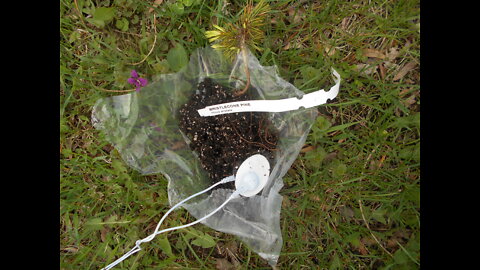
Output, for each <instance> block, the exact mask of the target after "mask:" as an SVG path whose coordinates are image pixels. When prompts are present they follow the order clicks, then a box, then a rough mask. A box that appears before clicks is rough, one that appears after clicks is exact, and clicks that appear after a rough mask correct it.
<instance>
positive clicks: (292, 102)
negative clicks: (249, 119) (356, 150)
mask: <svg viewBox="0 0 480 270" xmlns="http://www.w3.org/2000/svg"><path fill="white" fill-rule="evenodd" d="M332 74H333V75H334V76H335V85H334V86H332V87H331V88H330V90H329V91H328V92H325V90H323V89H322V90H318V91H315V92H312V93H309V94H305V95H303V97H302V98H301V99H298V98H295V97H293V98H286V99H278V100H244V101H236V102H229V103H222V104H217V105H211V106H207V107H205V108H203V109H200V110H198V113H199V114H200V115H201V116H213V115H221V114H227V113H237V112H286V111H292V110H298V109H299V108H300V107H304V108H311V107H315V106H318V105H322V104H325V103H327V100H332V99H334V98H335V97H336V96H337V95H338V91H339V89H340V74H338V72H337V71H336V70H334V69H332Z"/></svg>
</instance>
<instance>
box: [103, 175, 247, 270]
mask: <svg viewBox="0 0 480 270" xmlns="http://www.w3.org/2000/svg"><path fill="white" fill-rule="evenodd" d="M232 181H235V177H234V176H233V175H231V176H228V177H225V178H223V179H222V180H220V181H219V182H217V183H215V184H214V185H212V186H210V187H208V188H207V189H204V190H202V191H200V192H197V193H195V194H193V195H191V196H190V197H188V198H186V199H184V200H182V201H181V202H179V203H177V204H176V205H175V206H173V207H172V208H171V209H170V210H168V211H167V212H166V213H165V215H163V217H162V219H160V221H159V222H158V224H157V227H156V228H155V231H154V232H153V233H152V234H151V235H149V236H147V237H145V238H143V239H142V240H137V241H136V242H135V247H133V248H132V249H131V250H130V251H128V252H127V253H125V254H124V255H123V256H122V257H120V258H118V259H117V260H116V261H114V262H112V263H111V264H109V265H107V266H106V267H105V268H102V270H109V269H112V268H113V267H114V266H115V265H117V264H119V263H120V262H122V261H123V260H125V259H126V258H128V257H130V255H132V254H135V253H137V252H138V251H140V250H141V248H140V244H141V243H144V242H150V241H151V240H152V239H153V238H155V236H157V235H158V234H161V233H164V232H169V231H173V230H178V229H183V228H186V227H189V226H192V225H195V224H197V223H199V222H202V221H204V220H205V219H207V218H209V217H211V216H212V215H213V214H215V213H216V212H218V211H219V210H220V209H222V207H224V206H225V205H226V204H227V203H228V202H229V201H230V200H232V199H234V198H236V197H238V196H240V195H239V193H240V192H239V191H238V190H237V191H235V192H234V193H233V194H232V195H231V196H230V197H229V198H228V199H227V200H226V201H225V202H224V203H223V204H222V205H220V206H219V207H218V208H217V209H215V210H214V211H213V212H211V213H210V214H208V215H206V216H204V217H202V218H201V219H198V220H196V221H194V222H191V223H189V224H186V225H182V226H178V227H173V228H168V229H164V230H161V231H158V229H159V228H160V225H161V224H162V223H163V221H164V220H165V218H166V217H167V216H168V215H169V214H170V213H171V212H172V211H173V210H174V209H175V208H177V207H179V206H180V205H182V204H183V203H184V202H186V201H188V200H190V199H192V198H194V197H196V196H198V195H200V194H203V193H205V192H207V191H209V190H211V189H212V188H214V187H216V186H218V185H221V184H224V183H228V182H232Z"/></svg>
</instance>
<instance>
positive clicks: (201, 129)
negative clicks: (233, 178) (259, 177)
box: [179, 78, 278, 189]
mask: <svg viewBox="0 0 480 270" xmlns="http://www.w3.org/2000/svg"><path fill="white" fill-rule="evenodd" d="M197 89H198V90H199V91H198V93H197V94H194V95H192V96H191V98H190V100H189V101H188V102H187V103H186V104H185V105H183V106H182V107H181V108H180V111H179V113H180V129H181V131H182V132H183V133H184V134H185V135H186V136H187V137H188V138H189V139H190V141H191V142H190V145H189V146H190V149H191V150H192V151H194V152H195V153H197V155H198V158H199V159H200V163H201V164H202V167H203V168H204V169H205V171H206V172H207V173H208V176H209V177H210V179H211V180H212V184H213V183H216V182H218V181H220V180H221V179H222V178H224V177H227V176H230V175H233V174H235V173H236V170H237V169H238V167H239V166H240V164H241V163H242V162H243V161H244V160H245V159H246V158H248V157H250V156H251V155H254V154H262V155H264V156H265V157H266V158H267V159H268V160H269V161H272V160H273V157H274V155H273V151H275V148H276V145H277V141H278V134H277V131H276V129H275V128H273V127H272V125H271V123H270V121H269V120H268V119H267V114H266V113H261V112H258V113H257V112H243V113H231V114H223V115H217V116H208V117H202V116H200V115H199V114H198V112H197V110H198V109H202V108H204V107H206V106H210V105H215V104H220V103H226V102H234V101H242V100H250V99H251V98H250V96H249V94H248V93H249V92H252V91H255V89H252V88H251V89H249V90H248V92H247V93H246V94H244V95H241V96H234V95H233V94H232V93H233V91H232V90H228V89H227V88H226V87H224V86H222V85H219V84H217V83H216V82H214V81H213V80H212V79H210V78H205V80H203V81H202V82H200V83H199V84H198V88H197ZM228 188H231V189H234V183H233V182H232V183H229V184H228Z"/></svg>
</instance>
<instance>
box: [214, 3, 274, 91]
mask: <svg viewBox="0 0 480 270" xmlns="http://www.w3.org/2000/svg"><path fill="white" fill-rule="evenodd" d="M269 11H270V6H268V4H266V3H265V1H264V0H261V1H260V2H258V4H257V5H255V6H253V2H252V1H251V0H249V1H248V2H247V4H246V6H245V7H244V8H243V9H242V10H241V11H240V14H239V16H238V20H237V21H236V22H235V23H227V24H226V25H224V26H223V27H221V26H219V25H213V27H214V28H215V29H216V30H210V31H206V32H205V36H206V37H207V38H208V40H209V42H214V44H213V45H212V48H214V49H218V50H220V51H222V52H223V54H224V55H225V56H226V57H227V58H228V59H231V60H232V59H233V58H234V57H235V56H236V55H238V53H240V52H242V57H243V60H244V63H245V76H246V78H247V82H246V85H245V87H244V88H243V89H242V90H240V91H237V92H236V93H235V95H238V96H239V95H243V94H244V93H245V92H246V91H247V90H248V88H249V87H250V72H249V70H248V65H247V63H248V61H247V49H250V50H259V51H261V50H262V49H261V48H260V47H259V46H258V44H259V43H260V41H262V40H263V38H264V36H265V33H264V32H263V30H262V27H263V26H264V25H265V24H266V21H267V20H266V18H267V15H268V13H269Z"/></svg>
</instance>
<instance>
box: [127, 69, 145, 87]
mask: <svg viewBox="0 0 480 270" xmlns="http://www.w3.org/2000/svg"><path fill="white" fill-rule="evenodd" d="M130 75H132V77H131V78H128V80H127V81H128V83H129V84H132V85H135V87H136V91H137V92H140V87H142V86H145V85H147V83H148V81H147V79H144V78H140V77H138V73H137V72H136V71H135V70H132V72H131V73H130Z"/></svg>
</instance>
